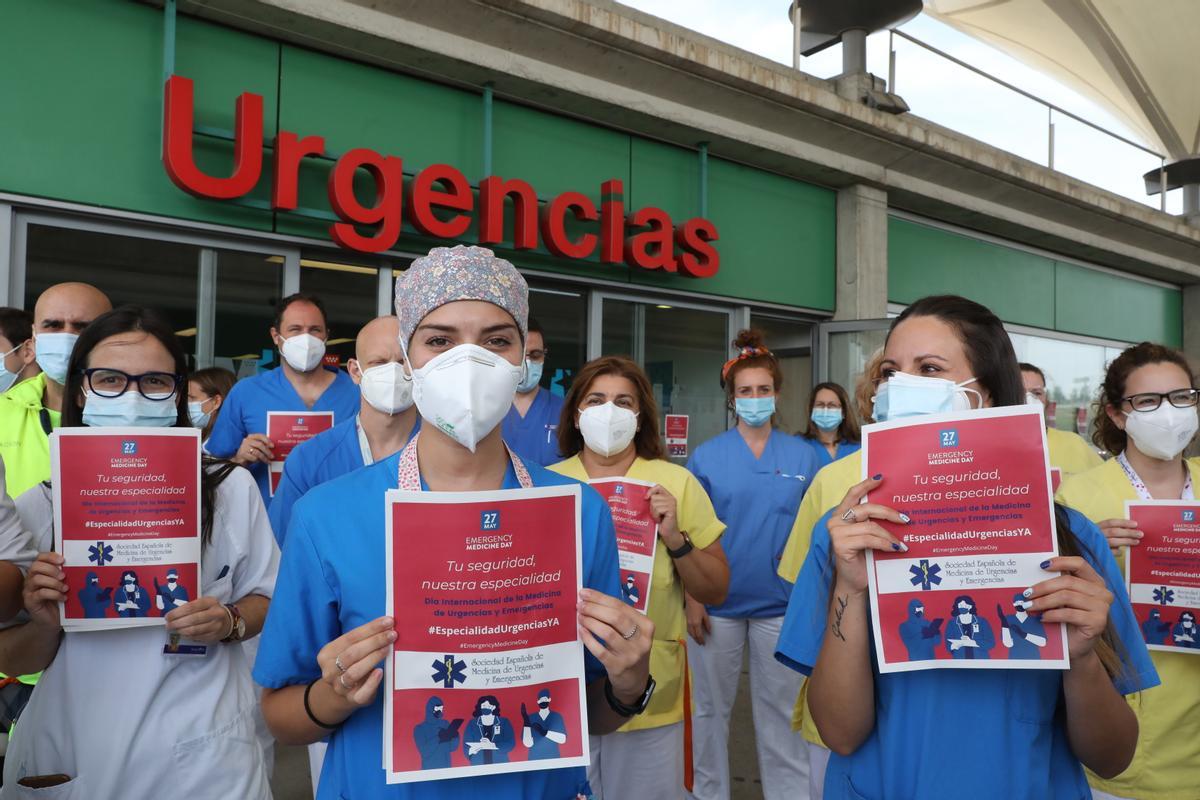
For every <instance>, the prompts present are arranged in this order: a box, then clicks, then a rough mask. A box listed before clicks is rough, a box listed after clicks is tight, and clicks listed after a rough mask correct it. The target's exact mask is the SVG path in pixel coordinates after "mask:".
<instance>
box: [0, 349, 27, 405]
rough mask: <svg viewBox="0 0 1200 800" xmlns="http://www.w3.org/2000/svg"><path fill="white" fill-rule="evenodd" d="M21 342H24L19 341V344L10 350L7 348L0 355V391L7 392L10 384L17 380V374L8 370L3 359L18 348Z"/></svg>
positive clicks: (10, 386)
mask: <svg viewBox="0 0 1200 800" xmlns="http://www.w3.org/2000/svg"><path fill="white" fill-rule="evenodd" d="M23 344H25V343H24V342H21V344H19V345H17V346H16V347H14V348H13V349H12V350H9V351H8V352H7V353H5V354H4V355H0V393H3V392H7V391H8V390H9V389H11V388H12V385H13V384H14V383H16V382H17V375H18V373H16V372H10V371H9V369H8V367H7V366H5V364H4V359H6V358H8V357H9V356H11V355H12V354H13V353H15V352H17V351H18V350H20V349H21V345H23Z"/></svg>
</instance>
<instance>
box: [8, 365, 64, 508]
mask: <svg viewBox="0 0 1200 800" xmlns="http://www.w3.org/2000/svg"><path fill="white" fill-rule="evenodd" d="M45 391H46V373H44V372H39V373H38V374H37V375H35V376H34V377H32V378H30V379H29V380H25V381H21V382H20V383H18V384H17V385H16V386H14V387H12V388H11V389H9V390H8V391H7V392H5V393H4V394H3V395H0V458H3V459H4V469H5V486H6V487H7V489H8V496H9V497H13V498H16V497H19V496H20V495H21V494H23V493H24V492H25V491H26V490H27V489H30V488H32V487H34V486H36V485H38V484H39V483H41V482H42V481H48V480H50V439H49V438H48V437H47V435H46V431H45V430H43V429H42V420H41V412H42V398H43V397H44V396H45ZM46 413H47V415H48V416H49V418H50V427H51V429H55V428H57V427H58V426H59V425H60V424H61V422H62V414H60V413H59V412H57V411H52V410H50V409H46Z"/></svg>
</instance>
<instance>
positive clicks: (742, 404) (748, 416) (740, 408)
mask: <svg viewBox="0 0 1200 800" xmlns="http://www.w3.org/2000/svg"><path fill="white" fill-rule="evenodd" d="M733 407H734V410H735V411H737V415H738V416H739V417H741V418H742V422H745V423H746V424H747V425H749V426H750V427H751V428H759V427H762V426H763V425H765V424H766V423H767V421H768V420H770V419H771V415H772V414H774V413H775V398H774V397H739V398H737V399H736V400H734V401H733Z"/></svg>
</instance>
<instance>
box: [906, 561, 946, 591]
mask: <svg viewBox="0 0 1200 800" xmlns="http://www.w3.org/2000/svg"><path fill="white" fill-rule="evenodd" d="M908 571H909V572H911V573H912V585H913V586H920V587H921V588H922V589H924V590H925V591H929V590H930V589H931V588H932V587H933V586H936V585H937V584H939V583H941V582H942V576H941V575H939V574H938V573H939V572H941V571H942V568H941V567H940V566H938V565H937V564H930V563H929V559H928V558H922V559H921V561H920V563H919V564H913V565H912V566H911V567H909V568H908Z"/></svg>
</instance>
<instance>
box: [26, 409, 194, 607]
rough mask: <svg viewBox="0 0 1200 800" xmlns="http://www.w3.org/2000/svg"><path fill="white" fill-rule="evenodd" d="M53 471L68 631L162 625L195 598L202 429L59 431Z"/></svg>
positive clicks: (56, 533)
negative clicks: (67, 588)
mask: <svg viewBox="0 0 1200 800" xmlns="http://www.w3.org/2000/svg"><path fill="white" fill-rule="evenodd" d="M50 470H51V482H52V485H53V487H54V488H53V503H54V549H55V550H56V551H57V552H59V553H62V554H63V558H65V559H66V563H65V564H64V565H63V571H64V572H65V573H66V574H67V578H66V583H67V586H69V587H70V590H69V591H68V592H67V600H66V602H65V603H62V604H61V607H60V609H59V611H60V613H61V614H62V620H63V629H64V630H67V631H81V630H101V629H103V630H108V629H113V628H130V627H140V626H146V625H162V624H163V617H165V616H166V615H167V614H168V613H169V612H170V611H171V610H172V609H174V608H175V607H176V605H182V604H183V603H186V602H188V601H189V600H191V599H195V598H196V597H198V596H199V576H200V553H201V542H200V431H199V430H196V429H194V428H107V427H106V428H60V429H59V430H56V431H54V432H53V433H52V434H51V435H50Z"/></svg>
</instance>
